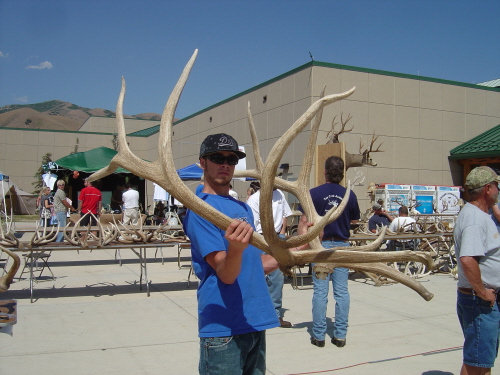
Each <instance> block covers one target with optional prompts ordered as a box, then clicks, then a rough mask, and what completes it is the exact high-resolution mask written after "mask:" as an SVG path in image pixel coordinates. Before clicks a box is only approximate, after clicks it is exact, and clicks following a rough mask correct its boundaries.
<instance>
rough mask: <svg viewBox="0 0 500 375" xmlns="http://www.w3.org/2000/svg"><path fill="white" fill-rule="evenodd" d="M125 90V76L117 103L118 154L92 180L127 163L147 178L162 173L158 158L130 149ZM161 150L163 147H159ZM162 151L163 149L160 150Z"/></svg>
mask: <svg viewBox="0 0 500 375" xmlns="http://www.w3.org/2000/svg"><path fill="white" fill-rule="evenodd" d="M125 91H126V84H125V78H124V77H122V87H121V90H120V95H119V97H118V103H117V104H116V125H117V128H118V154H116V155H115V156H114V157H113V159H111V161H110V163H109V165H108V166H106V167H104V168H102V169H100V170H98V171H97V172H95V173H93V174H92V175H90V176H89V180H90V181H95V180H98V179H100V178H103V177H106V176H108V175H110V174H111V173H113V172H114V171H116V169H117V168H118V167H123V166H124V165H126V168H127V169H128V170H129V171H130V172H132V173H134V174H136V175H138V174H139V173H140V175H141V176H142V177H144V178H147V179H149V180H150V179H152V177H153V176H155V175H158V174H159V173H161V171H160V168H159V162H158V160H156V161H155V162H147V161H144V160H142V159H141V158H139V157H137V156H136V155H134V154H133V153H132V151H130V148H129V146H128V144H127V136H126V132H125V120H124V118H123V101H124V99H125ZM159 150H161V148H160V147H159ZM160 152H161V151H160Z"/></svg>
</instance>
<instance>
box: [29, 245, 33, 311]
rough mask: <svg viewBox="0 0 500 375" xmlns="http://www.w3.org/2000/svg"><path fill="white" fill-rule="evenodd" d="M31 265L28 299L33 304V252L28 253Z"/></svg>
mask: <svg viewBox="0 0 500 375" xmlns="http://www.w3.org/2000/svg"><path fill="white" fill-rule="evenodd" d="M30 257H31V261H30V262H31V264H30V298H31V303H33V250H31V251H30Z"/></svg>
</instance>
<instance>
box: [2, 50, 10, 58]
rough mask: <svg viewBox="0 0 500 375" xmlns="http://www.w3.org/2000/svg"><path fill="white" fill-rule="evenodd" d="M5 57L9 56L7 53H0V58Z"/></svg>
mask: <svg viewBox="0 0 500 375" xmlns="http://www.w3.org/2000/svg"><path fill="white" fill-rule="evenodd" d="M7 56H9V54H8V53H5V54H4V53H3V52H2V51H0V57H7Z"/></svg>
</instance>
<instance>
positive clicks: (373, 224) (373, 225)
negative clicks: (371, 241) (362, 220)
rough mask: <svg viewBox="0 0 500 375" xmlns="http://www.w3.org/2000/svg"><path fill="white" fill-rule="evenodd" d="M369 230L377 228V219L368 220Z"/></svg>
mask: <svg viewBox="0 0 500 375" xmlns="http://www.w3.org/2000/svg"><path fill="white" fill-rule="evenodd" d="M368 230H377V222H376V221H375V220H371V219H370V220H368Z"/></svg>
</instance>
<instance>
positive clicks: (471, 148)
mask: <svg viewBox="0 0 500 375" xmlns="http://www.w3.org/2000/svg"><path fill="white" fill-rule="evenodd" d="M496 156H500V124H499V125H497V126H495V127H493V128H491V129H490V130H487V131H485V132H484V133H482V134H479V135H478V136H477V137H474V138H472V139H471V140H469V141H467V142H465V143H462V144H461V145H460V146H457V147H455V148H454V149H452V150H451V151H450V156H449V159H453V160H461V159H473V158H491V157H496Z"/></svg>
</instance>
